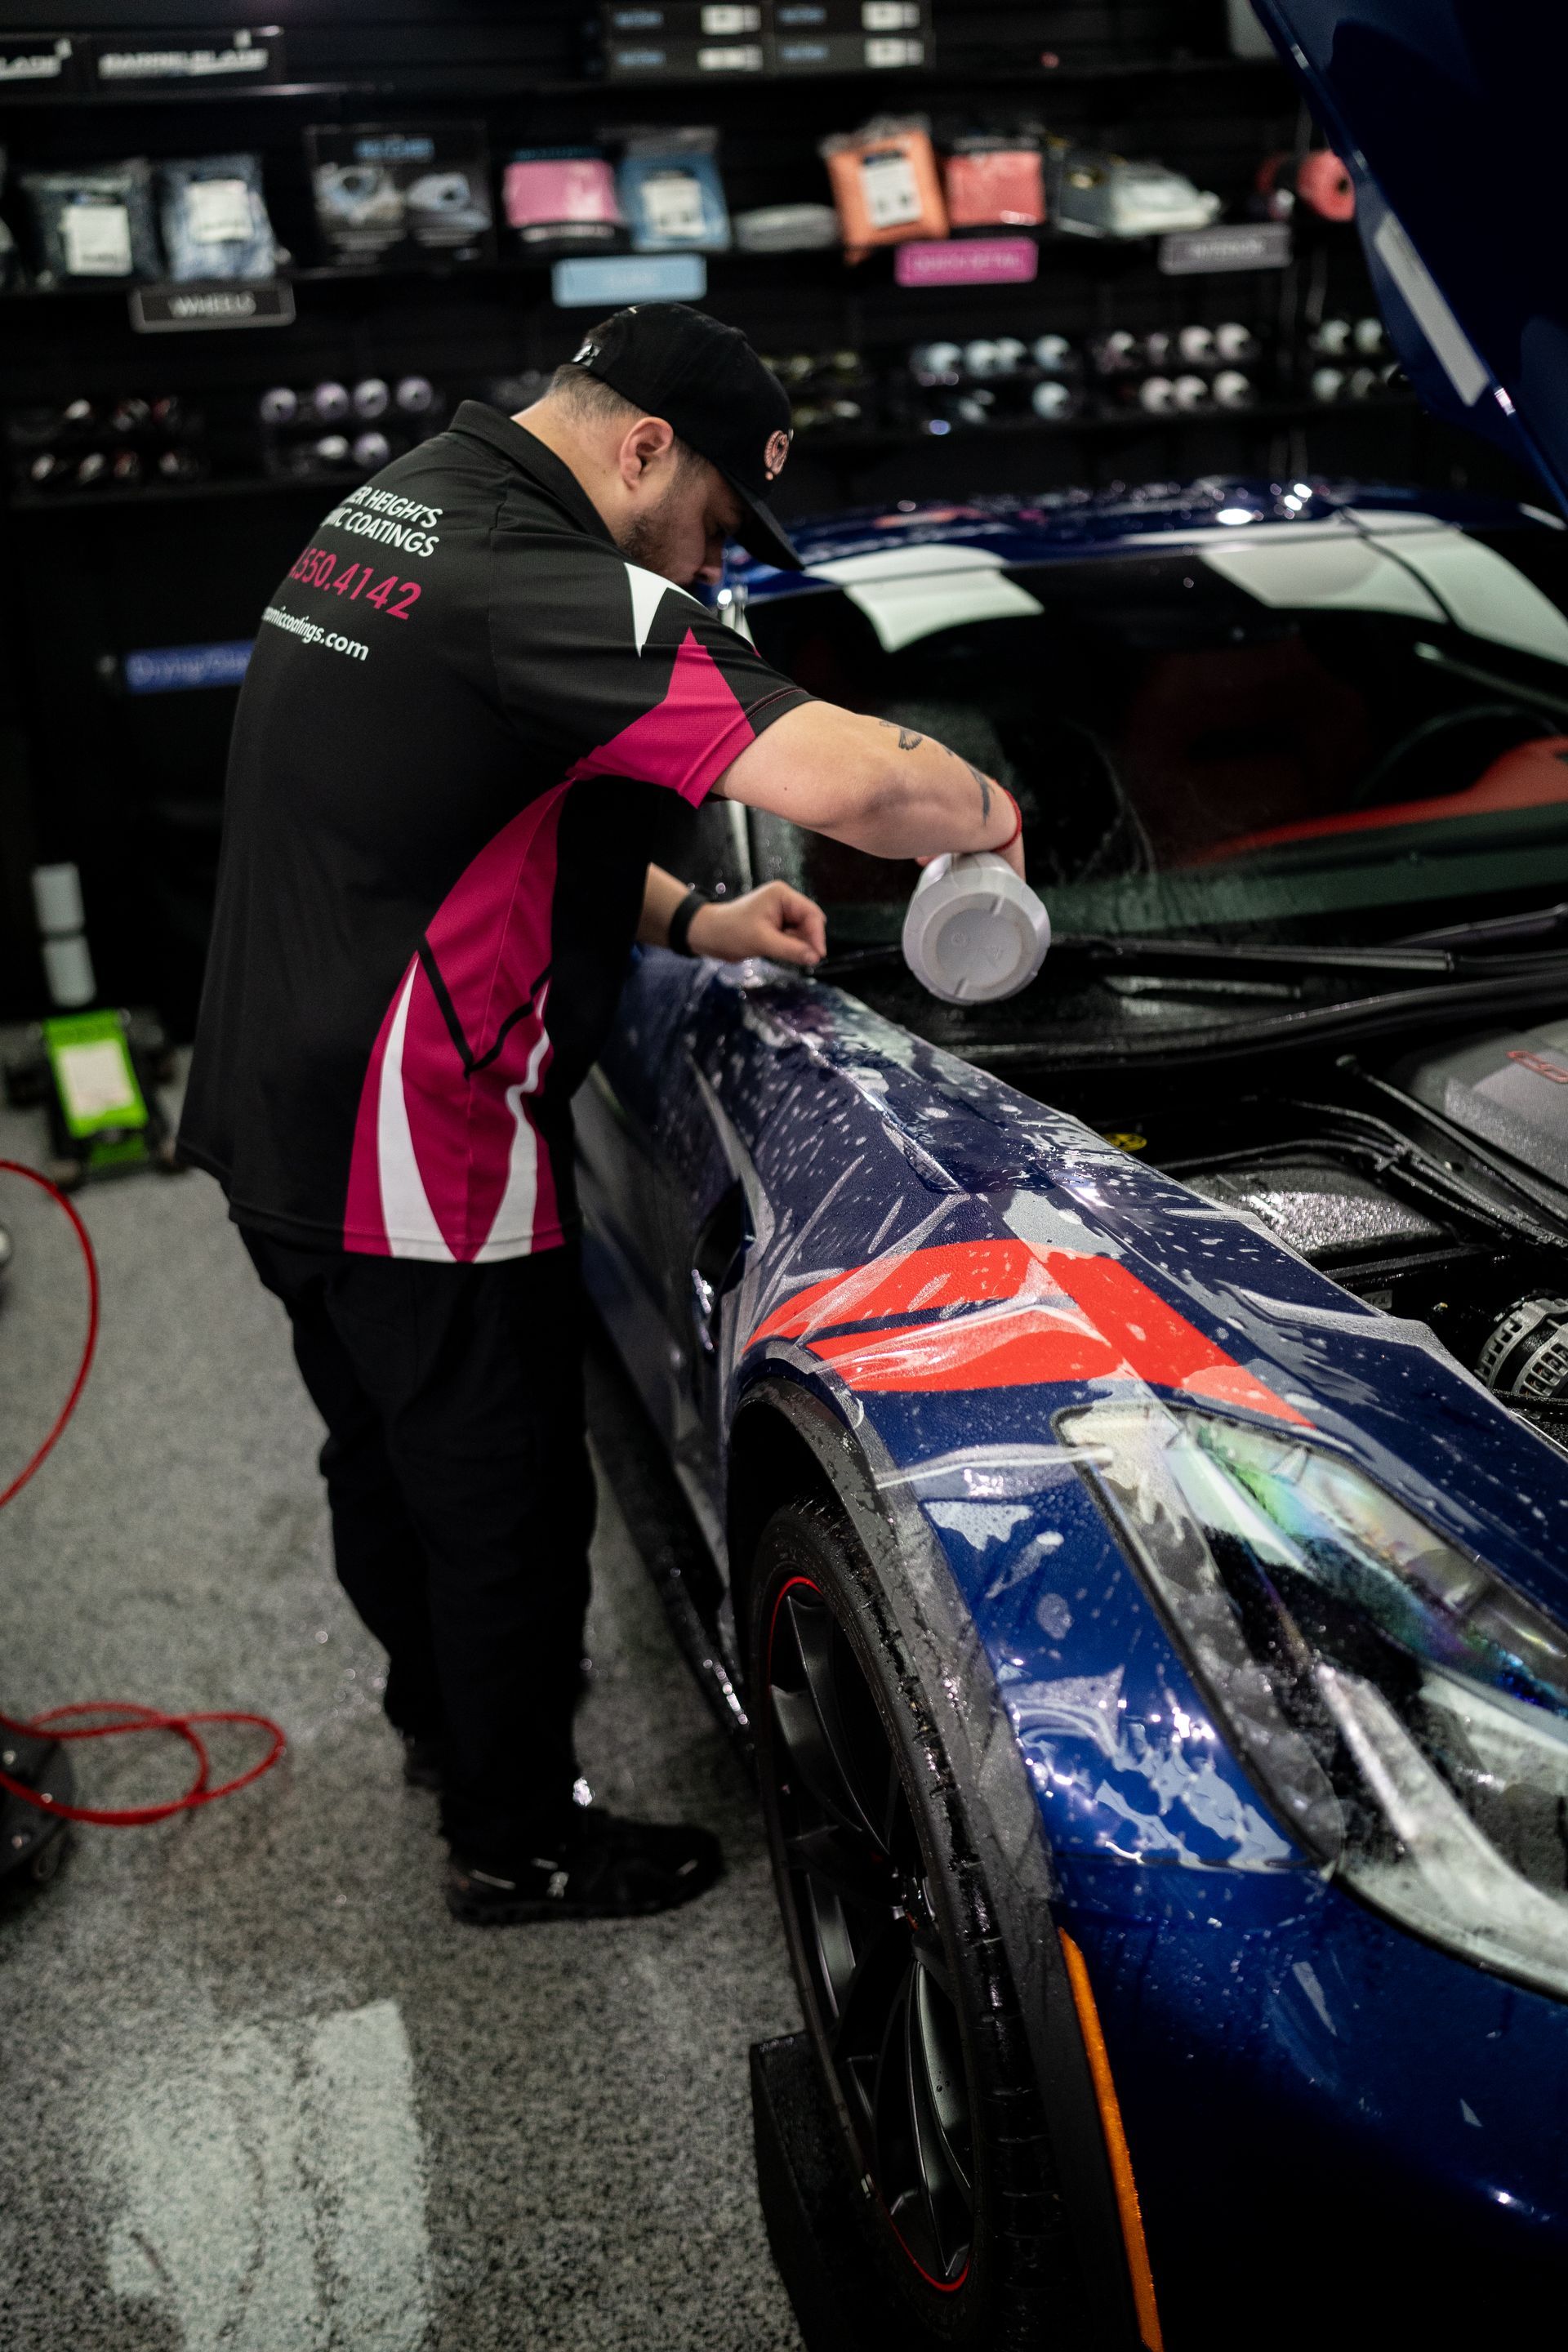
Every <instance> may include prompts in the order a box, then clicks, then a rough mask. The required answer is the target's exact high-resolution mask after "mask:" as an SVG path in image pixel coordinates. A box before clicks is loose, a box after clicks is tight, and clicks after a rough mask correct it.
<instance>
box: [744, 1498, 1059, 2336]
mask: <svg viewBox="0 0 1568 2352" xmlns="http://www.w3.org/2000/svg"><path fill="white" fill-rule="evenodd" d="M878 1599H879V1596H878V1594H877V1589H876V1584H875V1580H874V1578H873V1576H872V1573H871V1570H870V1569H869V1567H868V1563H867V1562H866V1560H865V1559H864V1557H863V1555H861V1554H860V1553H859V1551H858V1548H857V1547H856V1546H855V1544H854V1542H853V1538H851V1536H850V1535H849V1532H848V1529H847V1527H846V1525H845V1524H844V1523H843V1522H842V1521H841V1520H839V1519H838V1518H837V1517H836V1516H835V1515H834V1514H832V1513H831V1512H829V1511H827V1510H826V1509H824V1508H823V1507H820V1506H817V1505H815V1504H804V1505H792V1506H788V1507H785V1508H784V1509H783V1510H781V1511H779V1512H777V1513H775V1514H774V1516H773V1518H772V1519H771V1520H770V1521H769V1523H768V1526H767V1527H766V1528H765V1529H764V1530H763V1537H762V1540H761V1544H760V1546H759V1549H758V1555H757V1561H756V1573H755V1576H754V1578H753V1582H752V1675H753V1685H752V1688H753V1694H754V1698H755V1702H756V1705H755V1708H754V1716H755V1719H756V1720H757V1722H758V1729H759V1760H760V1764H761V1768H762V1781H763V1811H764V1814H765V1817H766V1821H767V1827H768V1833H769V1842H770V1844H771V1846H772V1850H773V1869H774V1878H775V1882H776V1885H777V1887H778V1893H779V1899H780V1905H781V1907H782V1909H783V1912H784V1926H785V1929H786V1932H787V1935H788V1937H789V1943H790V1949H791V1957H792V1958H793V1961H794V1964H795V1977H796V1980H797V1982H798V1985H799V1988H800V1992H801V1999H802V2004H803V2007H804V2009H805V2018H806V2022H807V2025H808V2028H809V2030H810V2032H811V2035H812V2038H813V2041H814V2042H815V2043H816V2050H817V2053H818V2057H819V2059H820V2061H821V2062H822V2064H823V2069H824V2074H825V2078H826V2082H827V2084H828V2088H829V2091H830V2094H831V2097H832V2105H833V2106H834V2109H835V2113H836V2115H837V2120H838V2124H839V2128H840V2132H841V2134H842V2137H843V2139H844V2141H845V2143H846V2154H847V2158H848V2171H849V2177H851V2178H854V2179H858V2180H859V2181H860V2183H861V2185H862V2187H863V2189H865V2190H866V2191H867V2192H868V2194H867V2195H866V2197H865V2199H864V2205H865V2213H864V2215H863V2217H862V2219H863V2224H864V2226H865V2227H866V2228H867V2229H868V2232H869V2235H870V2238H871V2241H872V2246H873V2250H874V2252H875V2253H876V2255H877V2257H878V2259H879V2270H880V2272H881V2273H882V2276H883V2278H884V2279H885V2281H886V2284H887V2286H888V2288H889V2290H890V2304H889V2316H896V2317H897V2319H898V2321H899V2324H900V2328H901V2330H902V2336H901V2341H902V2343H903V2344H904V2345H905V2346H906V2347H922V2346H938V2345H940V2346H943V2347H947V2346H963V2347H976V2352H978V2347H981V2346H984V2347H993V2346H995V2347H1004V2346H1012V2345H1014V2344H1017V2345H1020V2346H1022V2345H1024V2344H1026V2343H1027V2344H1029V2345H1030V2346H1032V2347H1045V2346H1047V2345H1048V2344H1049V2343H1050V2342H1051V2341H1052V2340H1053V2336H1055V2339H1056V2340H1057V2341H1058V2342H1059V2341H1061V2340H1062V2339H1061V2337H1060V2336H1059V2335H1058V2334H1057V2333H1056V2330H1055V2329H1053V2327H1052V2326H1051V2325H1050V2321H1051V2319H1052V2318H1055V2319H1056V2320H1057V2322H1058V2326H1059V2322H1060V2318H1061V2316H1062V2310H1061V2304H1060V2302H1059V2300H1058V2298H1057V2297H1056V2296H1055V2295H1053V2294H1052V2292H1051V2286H1052V2281H1053V2278H1055V2279H1056V2280H1057V2281H1058V2282H1059V2281H1060V2279H1061V2264H1062V2262H1063V2259H1064V2248H1063V2244H1062V2226H1063V2225H1062V2221H1061V2217H1060V2210H1059V2206H1058V2200H1057V2199H1056V2197H1055V2194H1054V2190H1053V2186H1052V2168H1051V2163H1050V2157H1049V2151H1048V2147H1047V2142H1046V2137H1045V2129H1044V2116H1043V2113H1042V2111H1041V2107H1040V2103H1039V2098H1038V2094H1037V2089H1036V2086H1035V2083H1034V2078H1033V2071H1032V2068H1031V2065H1030V2063H1029V2058H1028V2053H1027V2046H1026V2040H1025V2036H1024V2032H1023V2028H1022V2024H1021V2021H1020V2020H1019V2018H1018V2014H1017V2008H1016V2000H1015V1998H1014V1995H1013V1990H1012V1984H1011V1979H1010V1977H1009V1975H1008V1972H1007V1969H1006V1964H1005V1958H1004V1956H1003V1954H1002V1951H1001V1947H1000V1941H999V1938H998V1937H997V1936H996V1934H995V1932H994V1926H993V1924H992V1922H991V1918H990V1905H989V1902H988V1899H987V1896H986V1894H985V1890H984V1885H982V1884H981V1883H980V1881H979V1878H978V1874H977V1872H976V1870H975V1868H974V1865H973V1857H972V1856H970V1855H969V1854H968V1853H966V1851H965V1845H966V1840H965V1834H964V1827H963V1808H962V1800H961V1796H960V1793H959V1792H958V1791H957V1790H955V1789H954V1787H953V1784H952V1775H951V1773H950V1772H949V1770H948V1769H947V1766H946V1761H945V1758H944V1757H943V1755H942V1750H941V1747H940V1743H939V1741H938V1739H937V1736H936V1732H935V1729H934V1726H933V1724H932V1721H931V1715H930V1712H929V1710H928V1709H927V1708H926V1707H925V1706H924V1705H923V1703H922V1699H921V1690H920V1686H919V1682H918V1678H917V1677H916V1676H915V1675H913V1674H912V1673H911V1671H910V1667H909V1664H908V1663H907V1661H905V1660H904V1659H903V1658H902V1656H901V1654H900V1648H899V1644H898V1642H897V1638H896V1635H895V1633H894V1631H893V1628H892V1624H891V1621H890V1618H889V1614H888V1612H886V1611H885V1609H883V1608H881V1607H879V1605H878ZM764 1695H765V1697H764Z"/></svg>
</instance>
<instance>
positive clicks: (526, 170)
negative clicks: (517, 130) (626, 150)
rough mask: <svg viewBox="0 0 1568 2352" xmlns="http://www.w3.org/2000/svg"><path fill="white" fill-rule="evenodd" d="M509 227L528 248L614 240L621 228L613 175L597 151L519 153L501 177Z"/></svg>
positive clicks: (574, 246) (602, 243) (556, 248)
mask: <svg viewBox="0 0 1568 2352" xmlns="http://www.w3.org/2000/svg"><path fill="white" fill-rule="evenodd" d="M501 203H502V205H503V207H504V210H505V213H506V218H507V224H508V226H509V227H510V228H512V229H515V230H516V232H517V235H518V237H519V239H520V240H521V243H522V244H523V245H525V246H527V247H529V248H530V249H531V251H536V252H537V251H540V250H544V251H551V250H554V251H559V252H568V253H569V252H574V251H577V250H579V249H581V248H582V247H585V246H587V247H592V246H605V245H612V244H614V243H616V241H617V240H618V239H619V237H620V236H621V232H622V228H623V226H624V223H623V220H622V215H621V208H620V205H618V204H617V203H616V175H615V173H614V172H613V171H612V170H611V168H610V165H609V164H608V163H606V162H605V158H604V157H603V156H602V155H595V154H591V153H587V152H584V153H581V154H572V153H568V152H556V153H553V154H548V155H521V156H519V157H517V159H516V160H515V161H514V162H512V163H509V164H508V165H507V167H506V170H505V172H504V173H503V174H502V178H501Z"/></svg>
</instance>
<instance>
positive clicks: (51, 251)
mask: <svg viewBox="0 0 1568 2352" xmlns="http://www.w3.org/2000/svg"><path fill="white" fill-rule="evenodd" d="M22 186H23V189H24V191H25V192H26V197H27V201H28V203H29V204H30V205H31V206H32V209H33V221H34V226H35V227H36V229H37V241H38V283H39V284H40V286H58V285H59V284H60V283H61V282H62V281H63V280H65V279H67V278H156V277H157V275H158V270H159V256H158V232H157V229H156V227H155V226H154V225H153V174H152V171H151V169H150V168H149V166H148V163H147V159H146V157H145V156H143V155H132V156H130V157H128V158H127V160H126V161H125V162H124V163H92V164H83V165H82V166H81V167H80V168H79V170H76V171H69V170H67V171H60V172H24V173H22Z"/></svg>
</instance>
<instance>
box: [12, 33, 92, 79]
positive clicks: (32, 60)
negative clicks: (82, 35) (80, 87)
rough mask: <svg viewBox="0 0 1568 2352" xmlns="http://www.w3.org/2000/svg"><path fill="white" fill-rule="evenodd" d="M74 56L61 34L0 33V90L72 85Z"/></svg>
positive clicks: (74, 72) (74, 67) (74, 73)
mask: <svg viewBox="0 0 1568 2352" xmlns="http://www.w3.org/2000/svg"><path fill="white" fill-rule="evenodd" d="M75 81H76V55H75V51H74V49H73V48H72V46H71V44H70V42H69V41H68V40H67V39H66V38H65V37H64V35H63V34H61V35H57V34H54V33H0V89H3V90H5V91H6V92H7V93H9V92H11V91H13V90H27V89H43V90H58V89H62V88H66V89H69V88H72V87H74V85H75Z"/></svg>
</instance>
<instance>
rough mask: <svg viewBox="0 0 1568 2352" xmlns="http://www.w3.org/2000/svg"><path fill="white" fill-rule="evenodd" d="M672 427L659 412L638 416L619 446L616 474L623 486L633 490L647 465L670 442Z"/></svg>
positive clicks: (671, 441)
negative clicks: (657, 414) (618, 475)
mask: <svg viewBox="0 0 1568 2352" xmlns="http://www.w3.org/2000/svg"><path fill="white" fill-rule="evenodd" d="M674 441H675V428H674V426H673V425H668V424H667V423H666V422H665V420H664V418H663V417H662V416H639V417H638V419H637V423H636V424H635V425H633V426H632V429H631V431H630V432H629V433H628V434H627V435H626V439H625V440H624V441H623V442H622V443H621V446H620V474H621V479H622V481H623V482H625V484H626V488H627V489H629V490H634V489H636V488H637V486H638V484H639V483H640V482H641V480H642V478H643V476H644V474H645V473H646V472H647V468H648V467H649V466H650V465H651V464H652V463H653V462H654V460H655V459H656V458H658V457H663V456H664V454H665V452H666V450H668V449H669V448H670V447H672V446H673V445H674Z"/></svg>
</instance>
